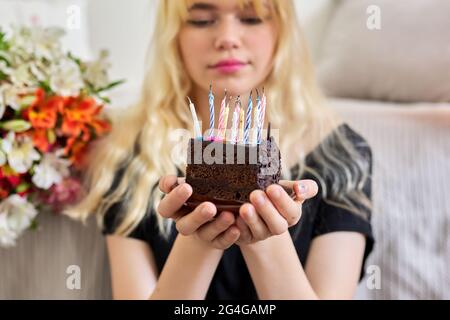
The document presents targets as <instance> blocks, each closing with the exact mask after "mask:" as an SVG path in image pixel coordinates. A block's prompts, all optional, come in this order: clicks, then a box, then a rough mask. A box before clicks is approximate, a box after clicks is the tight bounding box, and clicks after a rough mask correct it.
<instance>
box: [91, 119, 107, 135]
mask: <svg viewBox="0 0 450 320" xmlns="http://www.w3.org/2000/svg"><path fill="white" fill-rule="evenodd" d="M91 126H92V128H93V129H94V132H95V134H96V135H98V136H100V135H103V134H104V133H107V132H109V131H110V130H111V124H110V123H109V122H108V121H105V120H100V119H95V120H94V121H92V123H91Z"/></svg>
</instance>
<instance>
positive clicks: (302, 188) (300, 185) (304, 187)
mask: <svg viewBox="0 0 450 320" xmlns="http://www.w3.org/2000/svg"><path fill="white" fill-rule="evenodd" d="M298 192H299V193H300V194H302V195H303V194H306V193H307V192H308V186H307V185H306V184H304V183H303V182H299V183H298Z"/></svg>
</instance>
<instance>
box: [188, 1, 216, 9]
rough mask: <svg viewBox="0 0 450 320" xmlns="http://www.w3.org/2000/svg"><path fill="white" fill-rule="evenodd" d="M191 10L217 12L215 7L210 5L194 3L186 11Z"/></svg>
mask: <svg viewBox="0 0 450 320" xmlns="http://www.w3.org/2000/svg"><path fill="white" fill-rule="evenodd" d="M192 10H217V7H216V6H215V5H213V4H211V3H205V2H196V3H194V4H193V5H192V6H190V7H189V9H188V11H192Z"/></svg>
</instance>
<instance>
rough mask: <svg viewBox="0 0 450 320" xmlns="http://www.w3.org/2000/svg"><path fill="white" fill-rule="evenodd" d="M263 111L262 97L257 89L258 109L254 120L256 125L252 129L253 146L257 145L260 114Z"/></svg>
mask: <svg viewBox="0 0 450 320" xmlns="http://www.w3.org/2000/svg"><path fill="white" fill-rule="evenodd" d="M260 110H261V96H260V95H259V92H258V89H256V108H255V111H254V114H253V116H254V119H253V123H254V127H253V129H252V138H251V143H252V144H256V142H257V140H256V139H257V134H258V132H257V131H258V120H259V112H260Z"/></svg>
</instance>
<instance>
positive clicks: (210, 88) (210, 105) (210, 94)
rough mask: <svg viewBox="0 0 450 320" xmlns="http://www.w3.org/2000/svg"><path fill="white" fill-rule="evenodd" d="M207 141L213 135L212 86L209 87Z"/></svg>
mask: <svg viewBox="0 0 450 320" xmlns="http://www.w3.org/2000/svg"><path fill="white" fill-rule="evenodd" d="M209 128H210V132H209V140H212V138H213V133H214V95H213V93H212V84H211V85H210V86H209Z"/></svg>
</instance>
